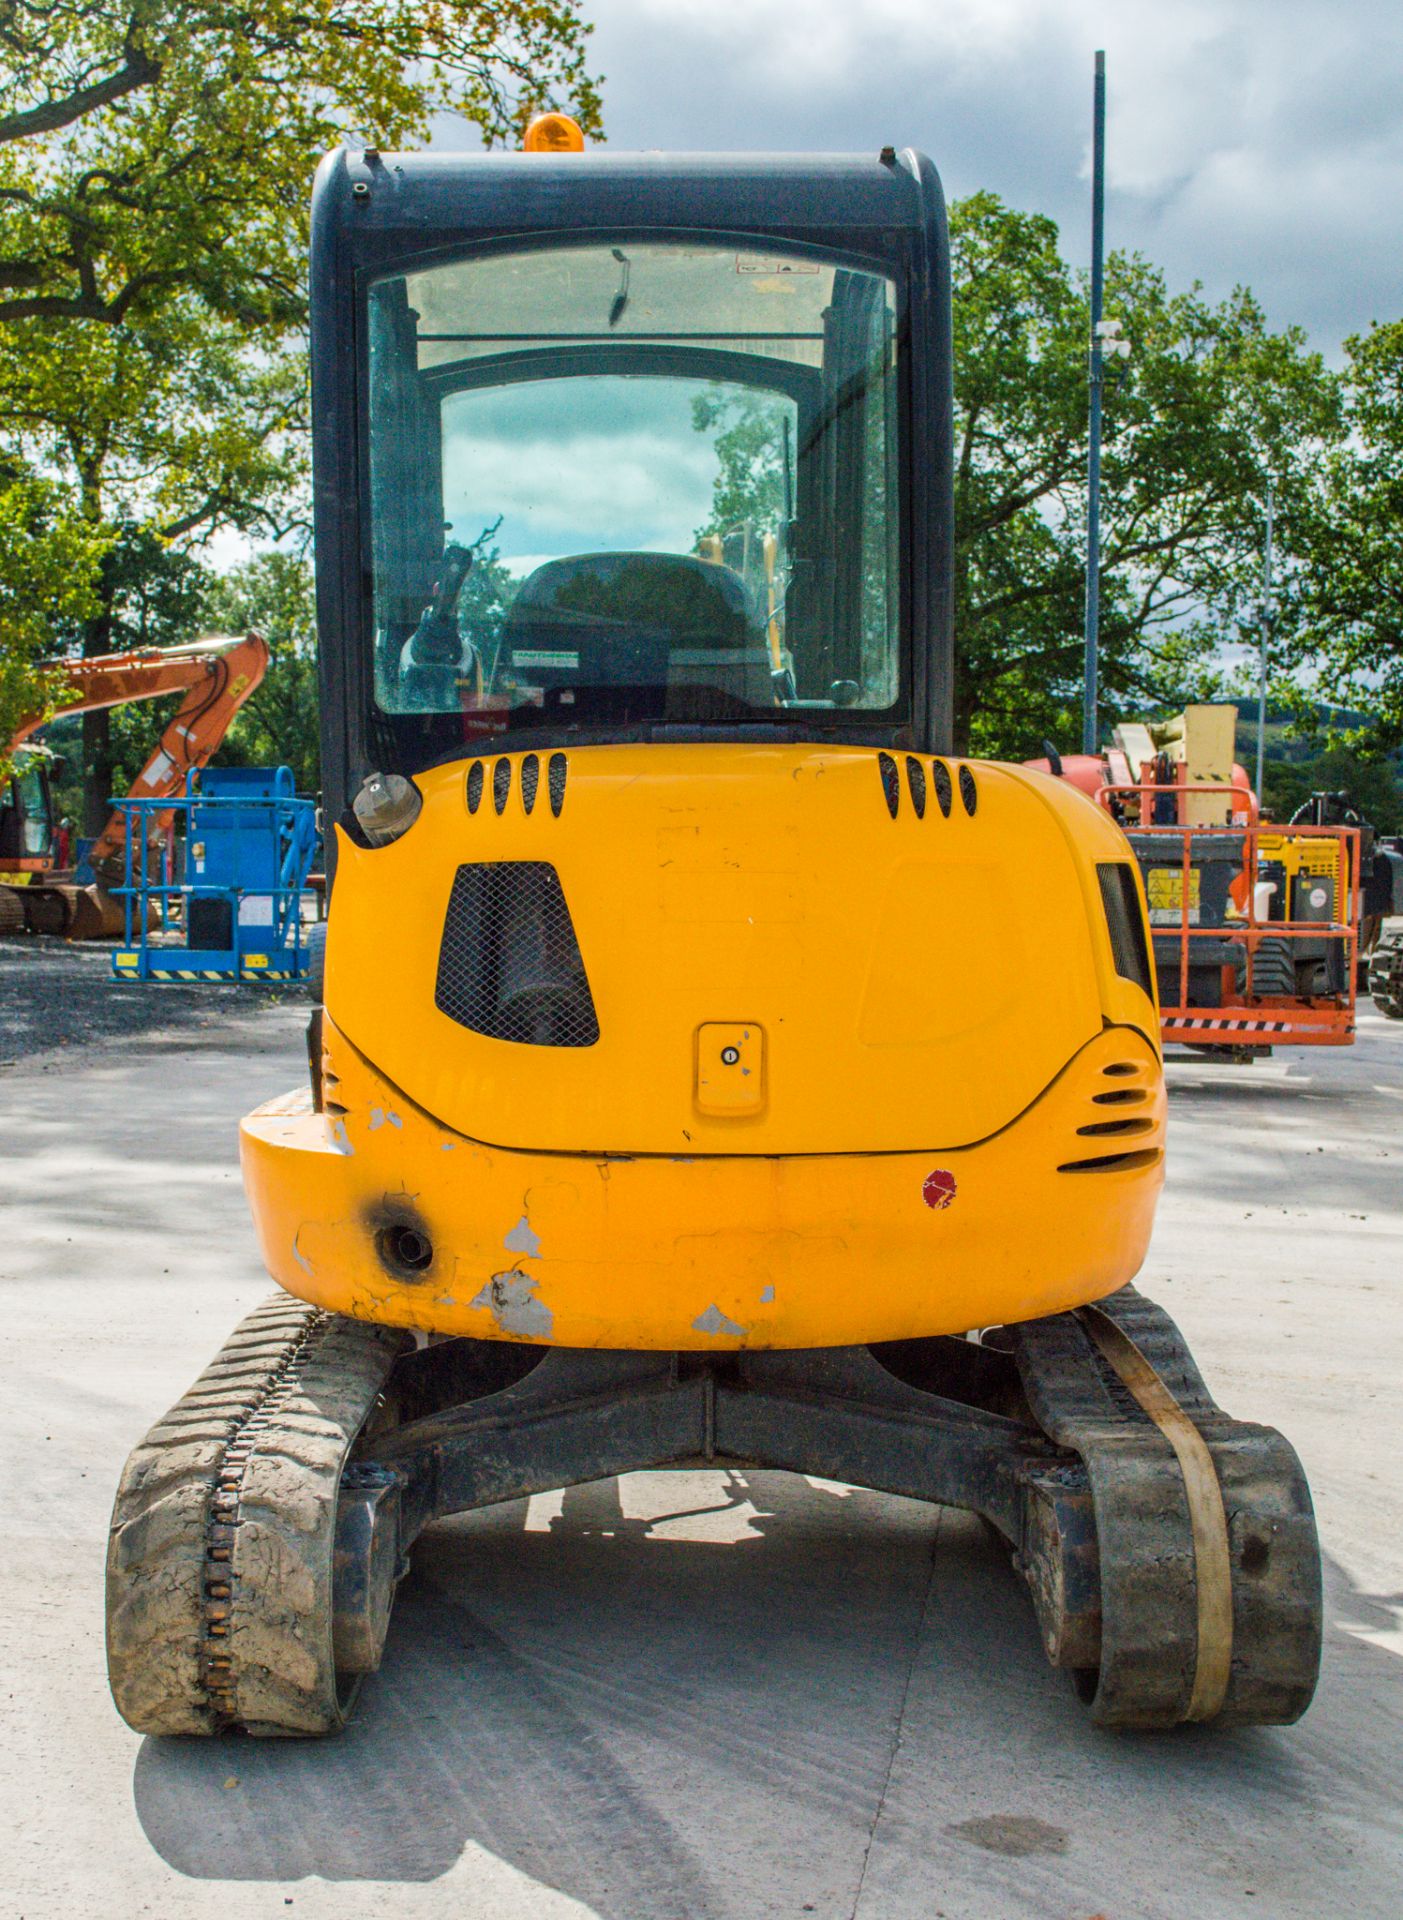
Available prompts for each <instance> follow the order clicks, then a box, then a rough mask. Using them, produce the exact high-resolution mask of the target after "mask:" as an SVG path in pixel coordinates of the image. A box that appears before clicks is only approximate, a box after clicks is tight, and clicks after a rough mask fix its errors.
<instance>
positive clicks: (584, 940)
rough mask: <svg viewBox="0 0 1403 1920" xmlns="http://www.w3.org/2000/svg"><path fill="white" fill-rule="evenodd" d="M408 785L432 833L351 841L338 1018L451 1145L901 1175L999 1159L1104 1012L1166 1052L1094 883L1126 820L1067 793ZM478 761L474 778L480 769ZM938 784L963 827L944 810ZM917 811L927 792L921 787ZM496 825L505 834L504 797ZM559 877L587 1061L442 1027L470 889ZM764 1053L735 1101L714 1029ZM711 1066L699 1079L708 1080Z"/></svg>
mask: <svg viewBox="0 0 1403 1920" xmlns="http://www.w3.org/2000/svg"><path fill="white" fill-rule="evenodd" d="M551 757H552V756H547V755H542V756H539V759H538V760H537V764H536V776H537V778H536V786H535V797H534V804H533V806H532V808H531V810H530V811H529V812H528V811H527V808H526V806H525V804H524V797H523V793H524V787H525V788H526V789H528V790H529V787H530V782H529V781H527V782H525V783H524V782H523V777H522V776H523V763H524V759H525V756H523V755H520V754H516V755H511V756H504V757H503V758H502V759H501V760H500V761H498V762H496V763H495V764H494V763H488V765H487V767H486V769H485V775H486V777H485V778H483V776H482V774H481V773H480V774H479V776H478V780H479V783H480V784H479V785H478V787H477V806H476V810H475V811H472V812H470V811H469V807H468V796H469V792H470V791H471V789H470V788H469V777H470V774H471V764H472V763H470V764H469V765H468V766H466V767H465V766H464V765H463V764H462V763H459V764H457V765H454V766H449V767H443V768H438V769H436V770H434V771H431V772H429V773H427V774H424V775H422V776H420V778H419V779H418V781H417V784H418V786H419V787H420V790H421V791H422V793H423V798H424V805H423V812H422V814H421V816H420V818H419V819H418V821H417V822H416V823H415V825H414V826H413V827H412V828H411V829H410V830H409V832H407V833H406V834H404V835H403V837H402V838H401V839H399V840H398V841H396V842H394V843H393V844H392V845H390V846H387V847H381V848H376V849H372V850H367V849H364V848H361V847H357V846H355V845H353V844H352V843H351V842H350V841H349V840H348V839H346V837H345V836H344V835H343V836H342V837H341V839H340V842H339V846H338V860H337V874H336V889H335V911H334V912H333V914H332V917H331V923H330V928H329V938H328V946H327V971H326V1006H327V1011H328V1013H329V1014H330V1016H331V1018H332V1019H333V1020H334V1021H335V1023H336V1025H337V1027H338V1029H339V1030H340V1031H341V1032H342V1033H343V1034H344V1035H345V1036H346V1038H347V1039H348V1040H349V1041H350V1042H351V1043H352V1044H353V1045H354V1046H355V1047H357V1048H358V1049H359V1050H360V1052H361V1053H362V1054H364V1055H365V1056H366V1057H367V1058H368V1059H370V1060H372V1061H374V1063H375V1065H376V1068H377V1069H378V1070H379V1071H380V1072H381V1073H383V1074H384V1075H385V1077H386V1078H387V1079H388V1080H389V1081H390V1082H392V1083H393V1084H394V1085H395V1086H396V1087H398V1088H400V1089H401V1091H402V1092H403V1093H405V1094H406V1095H407V1096H408V1097H409V1098H410V1099H412V1100H413V1101H414V1102H415V1103H416V1104H417V1105H418V1106H420V1107H422V1108H423V1109H424V1110H425V1111H426V1112H428V1113H430V1114H432V1115H433V1116H434V1117H435V1118H436V1119H437V1120H439V1121H441V1122H442V1123H443V1124H444V1125H446V1126H449V1127H451V1128H453V1129H455V1130H457V1131H459V1132H461V1133H464V1134H466V1135H469V1136H471V1137H472V1138H474V1139H477V1140H484V1141H491V1142H492V1143H493V1144H495V1145H499V1146H508V1147H518V1148H529V1149H534V1150H549V1151H555V1152H562V1153H579V1152H586V1153H598V1152H606V1153H679V1152H689V1153H728V1154H730V1153H761V1154H774V1153H778V1154H795V1153H852V1152H865V1153H874V1152H882V1153H890V1152H897V1151H900V1150H902V1149H906V1148H926V1147H929V1146H936V1145H938V1146H941V1147H953V1146H960V1145H964V1144H966V1143H968V1142H970V1141H974V1140H981V1139H984V1138H985V1137H986V1136H987V1135H989V1134H992V1133H994V1132H995V1131H997V1130H998V1129H999V1128H1000V1127H1003V1126H1006V1125H1007V1124H1008V1123H1009V1121H1011V1120H1012V1119H1014V1118H1015V1116H1016V1115H1017V1114H1019V1113H1021V1112H1022V1111H1023V1110H1024V1108H1026V1107H1027V1106H1028V1105H1029V1104H1030V1103H1031V1102H1032V1101H1033V1100H1035V1099H1036V1098H1037V1097H1038V1095H1039V1094H1040V1093H1041V1092H1042V1090H1043V1089H1044V1088H1045V1087H1046V1086H1047V1085H1048V1084H1049V1082H1050V1081H1051V1080H1052V1079H1053V1078H1054V1077H1055V1076H1056V1075H1057V1074H1058V1073H1059V1072H1060V1071H1061V1069H1062V1067H1063V1066H1064V1065H1065V1064H1066V1062H1067V1061H1068V1060H1069V1059H1071V1057H1072V1055H1073V1054H1074V1053H1076V1052H1077V1050H1078V1049H1079V1048H1080V1047H1082V1046H1084V1045H1085V1044H1086V1043H1087V1041H1088V1040H1090V1039H1091V1038H1092V1037H1093V1036H1094V1035H1095V1034H1096V1033H1098V1032H1099V1031H1100V1029H1101V1024H1102V1019H1103V1014H1108V1015H1109V1016H1110V1017H1113V1018H1116V1017H1119V1018H1123V1019H1128V1020H1130V1021H1132V1022H1139V1023H1141V1024H1143V1025H1144V1026H1145V1027H1146V1028H1147V1030H1150V1031H1153V1012H1152V1009H1151V1008H1150V1005H1149V1003H1148V1001H1147V1000H1146V999H1145V996H1144V995H1143V994H1142V993H1141V992H1140V991H1139V990H1138V989H1136V988H1133V987H1131V986H1130V985H1129V983H1127V982H1123V981H1122V982H1118V981H1117V979H1116V976H1115V974H1114V971H1113V969H1112V968H1111V966H1110V958H1109V949H1108V946H1107V939H1106V932H1105V920H1104V914H1103V910H1102V907H1101V903H1100V897H1099V893H1098V890H1097V883H1096V875H1095V867H1094V862H1095V860H1097V859H1100V860H1125V859H1126V858H1127V857H1128V854H1127V849H1126V846H1125V842H1124V840H1123V838H1122V837H1121V835H1120V833H1119V831H1118V829H1117V828H1116V827H1115V825H1114V824H1113V822H1112V821H1111V820H1110V819H1109V818H1108V817H1107V816H1106V815H1105V814H1104V813H1102V812H1101V811H1100V810H1099V809H1097V808H1095V807H1093V806H1091V805H1090V804H1089V803H1088V802H1087V801H1086V800H1085V799H1084V798H1083V797H1082V796H1081V795H1079V794H1076V793H1074V792H1072V791H1071V790H1070V789H1068V788H1067V787H1066V786H1065V785H1064V784H1063V783H1060V782H1057V781H1054V780H1050V779H1047V778H1046V777H1045V776H1042V775H1039V774H1034V773H1029V772H1025V771H1023V770H1021V769H1016V768H1011V767H1001V766H992V765H975V766H974V767H973V768H971V769H969V770H967V781H968V780H972V781H973V786H972V788H968V787H966V790H967V791H972V793H973V797H974V811H973V812H972V813H971V812H970V811H969V810H968V808H967V806H966V804H965V801H964V798H963V795H962V791H961V783H960V781H959V779H958V774H959V771H960V770H959V768H958V767H956V766H954V765H951V766H950V767H949V768H945V769H943V771H942V775H941V777H940V779H939V780H938V778H937V774H936V771H935V765H934V763H933V762H931V761H930V760H929V759H924V760H922V761H919V762H917V763H916V764H917V766H918V767H919V776H918V777H919V781H920V782H921V783H922V784H923V787H924V796H925V807H924V814H923V815H918V813H917V811H916V807H915V804H914V801H913V788H912V780H911V775H910V770H909V768H908V766H907V764H906V756H892V763H893V765H894V770H895V772H896V776H897V809H896V814H895V817H894V818H893V816H892V814H891V812H890V811H889V802H888V798H887V793H888V788H887V787H885V786H884V784H883V781H882V778H881V777H880V776H881V772H882V767H881V763H880V761H879V758H878V756H877V755H876V754H875V753H873V752H871V751H868V750H863V749H858V748H850V747H849V748H842V747H839V748H819V747H787V746H777V747H750V746H747V747H735V746H713V745H707V746H637V747H634V746H618V747H591V748H583V749H574V750H572V751H570V752H569V753H568V754H566V755H563V756H557V757H558V758H560V759H562V760H563V762H564V767H565V778H564V789H563V797H562V799H561V801H560V805H559V811H558V812H557V811H556V810H555V807H554V806H553V804H552V801H551V798H550V793H549V782H548V774H549V760H550V758H551ZM478 764H479V765H480V763H478ZM944 780H948V781H949V788H948V791H949V794H950V806H949V811H948V814H947V813H946V811H945V809H944V807H943V806H942V805H941V804H940V798H939V792H938V786H939V785H940V784H943V782H944ZM917 790H918V791H919V790H920V789H919V788H918V789H917ZM499 799H500V802H501V805H500V810H499V807H498V804H497V802H498V800H499ZM505 861H519V862H545V863H548V864H549V865H550V866H551V867H553V868H554V870H555V872H556V874H557V875H558V876H559V882H560V886H561V888H562V889H563V892H564V898H565V901H566V904H567V906H568V909H569V914H570V918H571V921H572V923H573V927H574V931H575V936H576V939H577V941H578V944H579V949H580V954H581V956H582V958H583V963H584V969H585V973H586V975H587V977H588V981H589V987H590V991H591V993H592V996H593V1000H594V1005H595V1009H596V1013H597V1019H598V1039H597V1040H596V1041H595V1043H594V1044H593V1045H589V1046H573V1047H555V1046H550V1047H547V1046H528V1045H521V1044H516V1043H512V1042H508V1041H503V1040H501V1039H496V1038H491V1037H488V1036H487V1035H485V1034H483V1033H480V1032H474V1031H472V1030H470V1029H469V1028H467V1027H465V1026H463V1025H461V1024H459V1023H458V1022H457V1021H456V1020H454V1019H452V1018H450V1017H449V1015H448V1014H447V1013H445V1012H443V1011H441V1010H440V1009H439V1007H438V1006H436V1004H435V989H436V984H437V981H438V974H439V967H440V949H441V946H442V943H443V940H444V928H445V917H446V915H447V911H448V905H449V899H450V895H451V893H452V890H453V885H454V879H455V875H456V874H457V872H458V870H459V867H460V866H461V865H463V864H465V863H481V862H493V863H495V862H505ZM723 1028H725V1029H730V1028H735V1029H737V1030H742V1029H743V1030H745V1031H747V1032H749V1033H750V1034H751V1036H752V1039H751V1041H750V1042H748V1043H747V1044H748V1045H750V1046H753V1048H754V1051H755V1054H756V1059H755V1061H754V1062H753V1063H751V1064H750V1066H749V1067H746V1066H744V1065H743V1064H742V1065H740V1066H738V1068H737V1073H736V1076H735V1077H736V1078H738V1079H741V1080H742V1081H743V1082H744V1083H745V1086H746V1092H747V1096H748V1097H740V1096H736V1097H732V1096H731V1094H729V1093H728V1091H727V1089H726V1088H725V1086H724V1085H723V1084H722V1080H723V1077H724V1076H722V1075H721V1074H720V1073H719V1070H718V1069H717V1068H716V1067H715V1064H714V1063H710V1061H709V1056H708V1058H707V1059H705V1060H704V1059H703V1057H702V1055H703V1052H704V1051H705V1046H706V1043H705V1039H704V1036H706V1035H707V1034H708V1033H711V1032H712V1031H720V1030H721V1029H723ZM708 1064H711V1065H712V1071H710V1073H709V1074H708V1073H705V1072H704V1068H705V1067H707V1066H708Z"/></svg>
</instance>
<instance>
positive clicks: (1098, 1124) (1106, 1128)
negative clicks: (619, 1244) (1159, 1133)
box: [1077, 1114, 1155, 1137]
mask: <svg viewBox="0 0 1403 1920" xmlns="http://www.w3.org/2000/svg"><path fill="white" fill-rule="evenodd" d="M1154 1125H1155V1123H1154V1121H1153V1120H1152V1119H1151V1118H1150V1117H1149V1116H1148V1115H1147V1114H1137V1115H1135V1116H1134V1117H1132V1118H1129V1119H1125V1120H1092V1121H1090V1122H1088V1124H1087V1125H1086V1126H1084V1127H1078V1128H1077V1132H1078V1134H1081V1135H1083V1136H1085V1135H1091V1136H1093V1137H1094V1136H1096V1135H1104V1134H1122V1135H1124V1134H1127V1133H1153V1132H1154Z"/></svg>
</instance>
